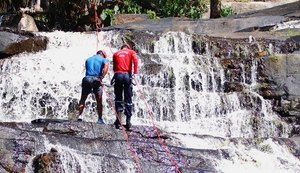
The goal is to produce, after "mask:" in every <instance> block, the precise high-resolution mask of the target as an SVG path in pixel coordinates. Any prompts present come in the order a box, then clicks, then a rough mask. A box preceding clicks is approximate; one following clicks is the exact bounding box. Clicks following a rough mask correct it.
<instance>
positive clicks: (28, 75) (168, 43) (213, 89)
mask: <svg viewBox="0 0 300 173" xmlns="http://www.w3.org/2000/svg"><path fill="white" fill-rule="evenodd" d="M39 34H40V35H44V36H47V37H48V38H49V45H48V48H47V50H45V51H41V52H37V53H23V54H19V55H16V56H13V57H12V58H9V59H5V60H0V64H1V66H0V67H1V75H0V97H1V100H0V106H1V109H0V121H2V122H7V121H17V122H24V121H25V122H29V121H31V120H33V119H36V118H60V119H70V118H72V117H74V115H75V114H77V111H76V110H77V106H78V101H79V98H80V92H81V86H80V85H81V79H82V77H83V76H84V66H83V65H84V61H85V59H86V58H87V57H89V56H91V55H93V54H94V53H95V52H96V44H97V40H96V39H95V34H93V33H65V32H58V31H56V32H52V33H39ZM122 39H123V38H122V36H121V34H119V33H115V32H100V33H99V40H100V44H99V45H98V47H99V48H100V49H102V48H103V49H105V50H106V52H107V53H108V57H109V58H108V59H109V60H110V61H111V60H112V58H111V57H112V53H113V52H115V51H116V50H117V49H118V48H119V47H120V46H121V44H122ZM137 46H140V47H141V49H140V52H141V54H139V66H140V67H139V75H138V81H139V82H140V83H139V84H138V86H135V87H134V90H135V93H134V116H133V120H132V123H133V124H134V125H138V124H145V125H151V123H150V121H149V117H148V116H149V115H148V111H149V110H147V105H145V102H144V101H146V103H147V104H149V105H150V109H151V111H153V113H154V116H155V123H156V124H157V125H158V126H159V127H160V128H162V129H164V130H166V131H169V132H173V133H174V134H176V135H175V136H176V137H177V138H178V139H179V140H181V143H182V144H183V145H185V147H190V148H205V147H206V146H209V147H211V148H217V149H220V148H232V150H233V151H232V153H233V157H234V158H233V159H232V160H231V161H228V160H226V159H225V161H220V162H219V163H216V164H217V165H218V166H219V168H220V170H221V172H230V170H227V168H226V166H230V168H232V169H234V167H235V166H236V165H239V164H240V160H243V159H244V158H243V157H247V158H248V157H251V154H253V153H255V152H258V151H255V152H251V151H249V153H245V156H241V153H242V150H243V149H244V148H243V147H244V146H243V145H242V144H240V145H241V146H240V145H233V144H231V143H228V142H226V141H223V142H222V141H220V140H219V139H216V138H214V137H221V138H240V137H241V138H254V137H286V136H287V135H288V130H289V127H288V125H287V124H285V123H284V122H282V121H281V120H280V118H279V117H278V116H277V115H276V114H275V113H274V112H272V110H271V107H270V103H269V102H268V101H266V100H264V99H263V98H262V97H261V96H260V95H259V94H257V93H256V92H255V90H254V88H255V85H256V75H255V74H256V68H257V63H256V61H255V60H253V62H252V65H251V74H246V70H245V68H244V66H243V65H240V66H241V69H242V71H243V74H242V77H241V79H242V81H241V83H242V84H243V85H244V86H245V89H244V91H243V92H230V93H225V92H224V83H225V81H226V80H228V76H226V74H225V72H224V69H223V68H222V66H221V64H220V62H219V60H218V59H217V58H215V57H213V55H212V54H211V53H210V52H211V51H210V50H209V46H208V45H207V47H206V52H207V53H206V54H204V55H198V54H195V53H193V50H192V37H191V36H190V35H187V34H184V33H173V32H169V33H166V34H163V35H162V36H161V37H160V38H159V40H157V41H156V42H155V43H154V49H153V51H149V50H148V49H146V48H145V47H143V45H137ZM146 47H147V46H146ZM144 56H145V57H144ZM146 57H150V59H149V58H146ZM112 75H113V73H112V66H111V65H110V68H109V74H108V76H107V77H106V78H105V79H104V83H105V84H109V82H110V79H111V78H112ZM248 76H250V80H248V79H247V77H248ZM107 86H108V87H106V88H105V92H106V93H107V95H106V94H104V95H103V97H104V100H105V101H104V106H105V107H104V110H103V111H104V121H105V122H106V123H112V122H113V121H114V119H115V116H114V113H113V111H112V108H111V105H110V102H109V101H108V100H109V99H111V100H113V97H114V95H113V89H112V87H109V85H107ZM139 87H140V89H142V93H144V94H145V100H143V98H142V97H141V95H140V94H139V92H138V90H139ZM86 105H87V106H86V108H85V110H84V113H83V115H84V121H90V122H95V121H96V119H97V116H96V111H95V101H94V98H93V95H90V96H89V98H88V100H87V101H86ZM246 105H251V106H250V107H249V106H246ZM279 127H280V128H279ZM197 135H198V136H199V135H209V136H211V138H214V139H208V138H203V139H197V140H193V139H194V138H195V137H197ZM188 140H192V141H193V142H192V143H188V142H187V141H188ZM212 140H213V141H218V142H212ZM211 142H212V143H211ZM45 145H46V144H45ZM47 145H49V146H46V148H50V147H51V144H47ZM268 145H270V146H273V148H274V149H278V150H280V148H278V147H280V146H278V144H274V142H270V141H269V143H268ZM58 148H59V150H61V151H64V153H63V154H62V158H63V161H64V164H63V165H64V166H65V167H66V168H65V170H72V169H77V168H73V167H72V168H71V167H68V165H70V164H68V162H72V163H73V164H75V162H76V163H78V164H79V165H81V166H82V167H81V169H83V171H82V172H93V171H91V170H90V169H91V168H93V167H94V166H93V164H92V163H93V162H94V161H95V158H94V156H85V157H84V159H83V160H82V157H81V155H82V153H81V154H80V153H76V152H75V151H71V150H68V149H67V148H65V146H61V147H58ZM282 150H284V152H286V149H282ZM278 152H279V151H278ZM69 153H73V154H72V156H71V155H70V154H69ZM276 154H277V153H276ZM286 155H287V156H286V157H287V158H288V157H291V156H289V155H288V154H286ZM73 156H74V157H76V156H78V157H76V158H73ZM71 157H72V158H71ZM97 157H98V156H97ZM270 157H271V156H270ZM274 157H276V156H274ZM99 158H101V157H98V159H99ZM289 159H292V158H289ZM96 160H97V159H96ZM249 160H250V159H249ZM293 162H295V163H299V161H297V160H295V161H293ZM86 163H88V164H91V165H89V166H86V167H85V166H84V165H86ZM276 163H277V162H276ZM277 164H279V163H277ZM71 165H72V164H71ZM251 165H252V166H253V165H255V163H251ZM283 165H284V166H282V165H281V166H282V167H281V169H280V170H282V169H284V168H286V164H283ZM131 166H132V165H129V166H128V167H129V168H130V167H131ZM239 166H240V167H243V166H242V165H239ZM100 169H101V168H99V169H98V168H97V170H100ZM258 169H259V168H258ZM295 170H300V168H299V166H297V167H296V168H295ZM125 172H126V171H125ZM129 172H130V171H129Z"/></svg>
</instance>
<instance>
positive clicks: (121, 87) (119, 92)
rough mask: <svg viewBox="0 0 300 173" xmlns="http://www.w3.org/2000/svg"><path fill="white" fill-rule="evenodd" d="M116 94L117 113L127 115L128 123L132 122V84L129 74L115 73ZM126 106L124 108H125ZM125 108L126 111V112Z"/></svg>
mask: <svg viewBox="0 0 300 173" xmlns="http://www.w3.org/2000/svg"><path fill="white" fill-rule="evenodd" d="M114 80H115V84H114V92H115V107H116V111H117V112H118V113H119V112H122V111H124V114H125V115H126V122H127V121H129V122H130V117H131V116H132V83H131V76H130V74H129V73H115V75H114ZM123 94H124V100H123ZM123 105H124V106H123ZM124 107H125V110H124Z"/></svg>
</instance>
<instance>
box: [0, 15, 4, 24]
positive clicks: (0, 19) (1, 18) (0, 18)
mask: <svg viewBox="0 0 300 173" xmlns="http://www.w3.org/2000/svg"><path fill="white" fill-rule="evenodd" d="M3 16H4V15H0V27H1V25H2V20H3Z"/></svg>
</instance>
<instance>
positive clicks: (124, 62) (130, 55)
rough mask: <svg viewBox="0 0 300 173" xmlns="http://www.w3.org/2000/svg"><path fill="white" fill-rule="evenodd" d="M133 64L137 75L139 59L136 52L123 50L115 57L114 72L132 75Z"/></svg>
mask: <svg viewBox="0 0 300 173" xmlns="http://www.w3.org/2000/svg"><path fill="white" fill-rule="evenodd" d="M132 64H133V65H134V68H133V73H134V74H137V71H138V70H137V69H138V59H137V55H136V52H135V51H134V50H131V49H128V48H123V49H121V50H119V51H117V52H116V53H114V55H113V70H114V72H115V73H118V72H121V73H122V72H129V73H130V74H131V73H132Z"/></svg>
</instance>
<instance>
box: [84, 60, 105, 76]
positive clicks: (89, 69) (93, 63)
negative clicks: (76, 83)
mask: <svg viewBox="0 0 300 173" xmlns="http://www.w3.org/2000/svg"><path fill="white" fill-rule="evenodd" d="M106 62H107V60H106V59H105V58H103V57H102V56H100V55H94V56H92V57H90V58H88V59H87V60H86V61H85V68H86V73H85V75H86V76H101V75H102V69H103V67H104V63H106Z"/></svg>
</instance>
